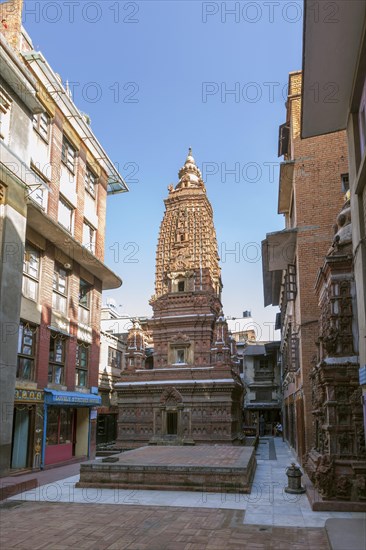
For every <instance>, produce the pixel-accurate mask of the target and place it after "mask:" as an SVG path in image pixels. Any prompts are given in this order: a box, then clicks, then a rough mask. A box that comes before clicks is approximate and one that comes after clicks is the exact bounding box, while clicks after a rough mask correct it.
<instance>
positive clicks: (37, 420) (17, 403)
mask: <svg viewBox="0 0 366 550" xmlns="http://www.w3.org/2000/svg"><path fill="white" fill-rule="evenodd" d="M42 431H43V391H40V390H37V389H36V390H30V389H25V388H16V389H15V396H14V416H13V437H12V449H11V469H12V470H13V471H16V470H25V469H37V468H40V465H41V448H42Z"/></svg>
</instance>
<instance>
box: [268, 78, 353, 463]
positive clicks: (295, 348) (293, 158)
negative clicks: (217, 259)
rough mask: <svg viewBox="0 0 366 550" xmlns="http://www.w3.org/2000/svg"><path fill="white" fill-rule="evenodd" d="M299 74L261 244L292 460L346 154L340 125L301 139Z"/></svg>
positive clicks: (303, 436) (299, 445) (308, 407)
mask: <svg viewBox="0 0 366 550" xmlns="http://www.w3.org/2000/svg"><path fill="white" fill-rule="evenodd" d="M301 85H302V73H301V72H294V73H291V74H290V76H289V88H288V89H289V91H288V100H287V112H286V122H285V123H284V124H283V125H282V126H281V127H280V140H279V156H282V155H283V156H284V162H282V163H281V166H280V181H279V197H278V213H279V214H283V215H284V217H285V229H284V230H283V231H279V232H276V233H270V234H267V237H266V240H265V241H263V243H262V251H263V286H264V302H265V305H266V306H267V305H270V304H272V305H274V306H279V307H280V310H281V313H280V314H278V315H277V326H276V328H280V329H281V353H282V384H283V394H284V419H283V421H284V430H285V437H286V439H287V440H288V441H289V443H290V444H291V446H292V447H293V448H294V449H295V450H296V453H297V455H298V457H299V460H300V461H303V460H304V457H305V455H306V453H307V452H308V451H309V450H310V449H311V447H312V443H313V436H314V430H313V416H312V389H311V386H312V383H311V380H310V377H309V374H310V371H311V369H312V367H313V365H314V361H316V346H315V342H316V341H317V339H318V322H319V317H320V310H319V305H318V300H317V296H316V293H315V290H314V288H315V283H316V278H317V273H318V271H319V269H320V267H321V266H322V265H323V260H324V257H325V255H326V253H327V251H328V249H329V243H330V242H332V237H333V233H334V229H333V228H334V223H335V220H336V218H337V215H338V212H339V211H340V209H341V206H342V204H343V202H344V195H345V192H346V190H347V181H348V153H347V141H346V134H345V132H344V131H340V132H333V133H330V134H327V135H319V136H317V137H313V138H310V139H302V138H301Z"/></svg>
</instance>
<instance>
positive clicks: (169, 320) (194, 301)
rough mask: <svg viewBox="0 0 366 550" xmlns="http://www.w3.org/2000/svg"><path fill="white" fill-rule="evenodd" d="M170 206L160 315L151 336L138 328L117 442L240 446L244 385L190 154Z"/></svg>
mask: <svg viewBox="0 0 366 550" xmlns="http://www.w3.org/2000/svg"><path fill="white" fill-rule="evenodd" d="M165 207H166V211H165V213H164V217H163V221H162V223H161V227H160V232H159V240H158V247H157V254H156V278H155V295H154V296H153V297H152V299H151V302H150V303H151V305H152V308H153V312H154V313H153V317H152V319H149V320H147V322H146V323H145V324H144V328H142V326H141V324H140V323H139V322H138V321H135V322H134V325H133V327H132V329H131V330H130V331H129V335H128V339H127V348H126V360H127V363H126V370H125V371H123V372H122V373H121V381H120V382H117V383H116V384H115V388H116V390H117V393H118V406H119V418H118V444H119V446H122V447H124V448H135V447H140V446H143V445H146V444H148V443H150V444H158V445H159V444H164V443H171V444H181V445H183V444H190V445H192V444H195V443H198V444H201V443H209V444H214V443H219V444H220V443H221V444H224V443H228V444H240V443H242V429H241V425H242V401H243V384H242V382H241V379H240V377H239V370H238V364H237V362H235V344H234V342H233V340H232V339H230V337H229V334H228V328H227V323H226V320H225V318H224V316H223V314H222V309H221V308H222V304H221V289H222V282H221V270H220V266H219V257H218V253H217V242H216V234H215V229H214V224H213V212H212V207H211V204H210V203H209V201H208V198H207V195H206V188H205V185H204V182H203V181H202V176H201V173H200V171H199V169H198V168H197V166H196V163H195V160H194V158H193V156H192V154H191V151H190V152H189V154H188V157H187V159H186V161H185V164H184V166H183V167H182V168H181V170H180V171H179V182H178V183H177V185H176V186H175V187H174V186H173V185H171V186H169V195H168V198H167V199H166V200H165ZM150 338H151V339H152V342H150V343H149V341H148V339H150ZM148 344H150V346H153V350H154V351H153V362H151V361H149V362H147V361H146V348H147V345H148Z"/></svg>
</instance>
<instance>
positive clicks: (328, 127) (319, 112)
mask: <svg viewBox="0 0 366 550" xmlns="http://www.w3.org/2000/svg"><path fill="white" fill-rule="evenodd" d="M313 4H314V3H313V2H311V1H310V0H305V1H304V24H303V56H302V71H303V79H302V107H301V137H302V138H303V139H305V138H309V137H315V136H319V135H323V134H329V133H333V132H337V131H340V130H344V129H345V128H346V127H347V120H348V114H349V110H350V105H351V96H352V90H353V84H354V77H355V70H356V63H357V60H358V58H359V50H360V45H361V38H362V32H363V28H364V23H365V15H366V3H365V2H360V1H359V0H338V2H337V10H338V11H337V16H336V17H337V21H336V23H337V24H330V21H329V18H327V17H322V18H320V19H318V20H316V18H315V11H314V6H313Z"/></svg>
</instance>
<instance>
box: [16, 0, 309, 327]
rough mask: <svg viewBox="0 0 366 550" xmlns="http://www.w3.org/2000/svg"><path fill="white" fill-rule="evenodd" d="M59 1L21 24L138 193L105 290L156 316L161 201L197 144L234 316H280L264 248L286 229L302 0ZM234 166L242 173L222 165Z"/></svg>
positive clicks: (110, 234)
mask: <svg viewBox="0 0 366 550" xmlns="http://www.w3.org/2000/svg"><path fill="white" fill-rule="evenodd" d="M55 3H56V2H48V1H42V2H39V1H37V2H35V1H33V0H25V8H26V11H25V17H24V25H25V27H26V29H27V31H28V32H29V34H30V36H31V38H32V40H33V43H34V47H35V49H39V50H41V51H42V53H43V54H44V55H45V56H46V58H47V60H48V61H49V63H50V64H51V66H52V67H53V68H54V70H55V71H57V72H58V73H59V74H60V75H61V77H62V80H63V81H64V82H65V81H66V80H67V79H68V80H69V81H70V82H71V83H77V85H76V84H72V88H73V90H74V101H75V103H76V104H77V106H78V107H79V109H80V110H82V111H84V112H86V113H88V114H89V115H90V117H91V121H92V129H93V131H94V132H95V134H96V136H97V137H98V139H99V140H100V142H101V143H102V145H103V146H104V148H105V149H106V151H107V152H108V154H109V156H110V157H111V159H112V160H113V161H115V162H117V163H119V166H120V170H121V173H122V174H123V175H124V177H125V179H126V180H127V182H128V185H129V187H130V193H127V194H123V195H121V196H114V197H110V198H109V199H108V210H107V235H106V257H105V259H106V263H107V264H108V265H109V266H110V267H111V268H112V269H113V270H114V271H116V272H117V273H118V274H119V275H120V276H121V277H122V278H123V281H124V284H123V286H122V287H121V289H119V290H118V291H115V292H109V293H108V294H107V295H108V296H113V297H114V298H115V299H116V300H117V304H121V305H122V308H121V311H122V312H124V313H128V314H130V315H150V314H151V308H150V306H149V305H148V300H149V298H150V296H151V295H152V294H153V291H154V273H155V250H156V244H157V238H158V231H159V226H160V222H161V219H162V216H163V212H164V204H163V199H164V198H165V197H166V196H167V193H168V192H167V186H168V185H169V184H170V183H176V182H177V172H178V170H179V168H180V167H181V166H182V164H183V163H184V160H185V157H186V154H187V149H188V147H189V146H192V148H193V154H194V156H195V159H196V162H197V164H198V166H199V167H200V168H201V170H203V175H204V176H205V179H206V187H207V193H208V197H209V199H210V201H211V203H212V206H213V209H214V221H215V226H216V232H217V238H218V243H219V254H220V256H221V258H222V264H221V265H222V278H223V283H224V291H223V305H224V311H225V313H226V314H227V315H231V316H240V315H241V313H242V311H243V310H245V309H250V310H252V314H253V317H254V319H255V320H256V321H257V322H258V323H259V324H260V325H263V323H265V322H270V323H273V321H274V316H275V311H276V310H275V309H273V308H266V309H265V308H264V307H263V291H262V268H261V258H260V242H261V240H262V239H263V238H264V237H265V234H266V232H270V231H275V230H278V229H282V228H283V218H282V217H281V216H279V215H278V214H277V195H278V164H277V166H275V168H274V169H273V168H272V169H271V166H272V165H271V163H278V161H279V160H281V159H278V158H277V137H278V126H279V125H280V124H281V123H282V122H284V120H285V106H284V103H285V91H284V90H286V86H287V81H288V73H289V72H290V71H294V70H298V69H300V68H301V44H302V2H301V1H293V2H285V1H283V0H279V1H278V2H275V1H274V2H271V1H268V2H261V1H259V2H226V3H222V2H200V1H196V0H192V1H174V2H173V1H154V0H152V1H142V2H124V1H119V2H118V1H109V0H102V1H99V2H89V1H88V0H80V1H79V2H71V3H70V2H69V3H67V2H63V1H62V0H58V1H57V4H58V9H56V7H55ZM238 8H239V11H238ZM230 9H231V10H233V9H236V10H237V11H236V13H235V14H232V15H230V14H229V13H228V10H230ZM93 21H94V22H93ZM93 83H96V84H93ZM129 83H130V84H129ZM131 83H132V84H131ZM205 83H211V84H209V85H208V84H205ZM269 83H272V84H269ZM234 89H236V93H237V95H235V94H227V93H226V95H225V91H226V92H227V91H229V90H234ZM205 92H207V93H205ZM238 94H239V97H238ZM98 96H99V97H98ZM95 98H96V99H97V100H96V101H94V100H95ZM131 100H134V101H131ZM267 163H270V164H267ZM235 166H236V169H238V168H239V170H240V174H237V175H236V174H229V173H225V168H226V170H234V168H235ZM136 169H138V172H137V173H136V174H135V175H134V176H131V173H132V172H133V171H136ZM208 172H216V173H214V174H208ZM272 172H273V173H272ZM131 179H137V180H138V181H137V182H131ZM238 180H239V181H238ZM116 243H118V244H116ZM131 243H132V244H131ZM250 243H254V244H250ZM117 250H118V253H117ZM229 250H235V253H233V254H229V253H228V251H229ZM225 251H226V252H225ZM260 336H262V338H267V337H268V329H266V328H263V332H262V334H260Z"/></svg>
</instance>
